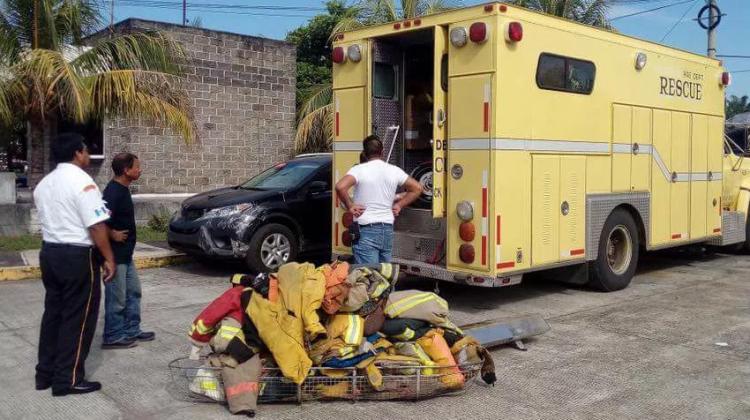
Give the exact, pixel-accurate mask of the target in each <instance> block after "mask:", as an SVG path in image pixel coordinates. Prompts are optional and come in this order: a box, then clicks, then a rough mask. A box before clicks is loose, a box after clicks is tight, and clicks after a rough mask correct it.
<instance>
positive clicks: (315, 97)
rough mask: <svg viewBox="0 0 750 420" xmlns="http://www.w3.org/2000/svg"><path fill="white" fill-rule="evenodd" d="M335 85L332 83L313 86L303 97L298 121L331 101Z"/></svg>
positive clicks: (298, 111)
mask: <svg viewBox="0 0 750 420" xmlns="http://www.w3.org/2000/svg"><path fill="white" fill-rule="evenodd" d="M332 99H333V86H332V85H331V84H330V83H327V84H322V85H317V86H313V87H311V88H310V89H309V90H308V91H307V92H305V95H304V96H303V98H302V103H301V104H300V107H299V109H298V110H297V121H301V120H302V119H304V118H305V117H306V116H307V115H308V114H310V113H312V112H314V111H315V110H317V109H319V108H321V107H323V106H326V105H328V104H330V103H331V100H332Z"/></svg>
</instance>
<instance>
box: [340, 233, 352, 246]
mask: <svg viewBox="0 0 750 420" xmlns="http://www.w3.org/2000/svg"><path fill="white" fill-rule="evenodd" d="M341 243H342V244H344V246H346V247H350V246H352V234H351V233H350V232H349V231H348V230H345V231H344V232H343V233H342V234H341Z"/></svg>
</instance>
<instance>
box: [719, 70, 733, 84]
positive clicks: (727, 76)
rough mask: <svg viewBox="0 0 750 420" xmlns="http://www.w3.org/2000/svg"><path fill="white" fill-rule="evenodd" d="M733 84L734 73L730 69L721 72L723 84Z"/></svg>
mask: <svg viewBox="0 0 750 420" xmlns="http://www.w3.org/2000/svg"><path fill="white" fill-rule="evenodd" d="M731 84H732V73H729V72H728V71H725V72H724V73H721V85H722V86H729V85H731Z"/></svg>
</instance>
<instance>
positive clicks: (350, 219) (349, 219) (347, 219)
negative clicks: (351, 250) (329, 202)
mask: <svg viewBox="0 0 750 420" xmlns="http://www.w3.org/2000/svg"><path fill="white" fill-rule="evenodd" d="M341 223H342V224H343V225H344V227H345V228H347V229H349V226H351V225H352V223H354V215H353V214H352V213H351V212H346V213H344V215H343V216H341Z"/></svg>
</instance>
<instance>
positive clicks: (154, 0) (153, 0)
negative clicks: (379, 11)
mask: <svg viewBox="0 0 750 420" xmlns="http://www.w3.org/2000/svg"><path fill="white" fill-rule="evenodd" d="M120 3H126V4H127V3H131V4H137V5H146V6H164V7H176V6H180V7H181V6H182V3H181V2H178V1H164V0H120ZM188 5H189V6H190V7H191V8H194V7H201V8H213V9H242V10H262V11H284V12H287V11H290V12H322V11H325V10H326V9H324V8H321V7H305V6H271V5H247V4H222V3H192V2H191V3H189V4H188Z"/></svg>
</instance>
